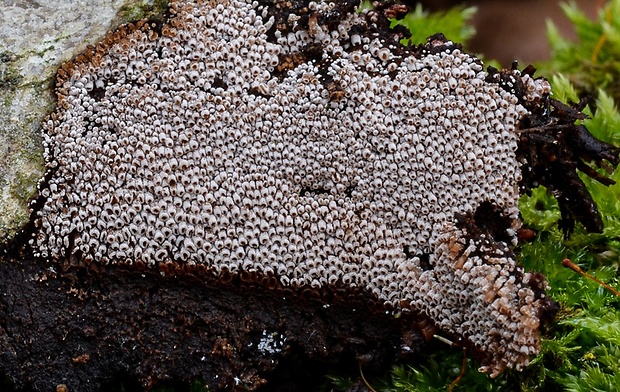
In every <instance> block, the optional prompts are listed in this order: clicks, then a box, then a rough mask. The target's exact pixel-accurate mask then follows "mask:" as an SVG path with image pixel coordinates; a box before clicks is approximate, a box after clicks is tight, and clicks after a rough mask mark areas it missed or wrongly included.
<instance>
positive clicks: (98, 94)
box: [88, 87, 105, 102]
mask: <svg viewBox="0 0 620 392" xmlns="http://www.w3.org/2000/svg"><path fill="white" fill-rule="evenodd" d="M88 96H89V97H91V98H92V99H94V100H95V101H97V102H99V101H101V100H102V99H103V97H104V96H105V88H103V87H94V88H93V89H92V90H90V91H89V92H88Z"/></svg>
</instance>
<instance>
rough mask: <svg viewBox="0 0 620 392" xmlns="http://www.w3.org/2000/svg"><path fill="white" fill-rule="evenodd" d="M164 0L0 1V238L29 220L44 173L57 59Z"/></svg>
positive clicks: (161, 5) (149, 14) (150, 13)
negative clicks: (43, 130) (45, 126)
mask: <svg viewBox="0 0 620 392" xmlns="http://www.w3.org/2000/svg"><path fill="white" fill-rule="evenodd" d="M166 3H167V1H162V0H145V1H136V0H97V1H88V2H87V1H77V0H45V1H41V0H0V12H1V13H2V21H1V22H0V243H2V242H4V241H6V240H7V239H9V238H11V237H12V236H14V235H15V233H17V232H18V231H19V230H20V229H21V228H22V227H23V226H24V224H25V223H26V222H27V221H28V218H29V215H30V212H29V207H28V205H29V203H30V201H31V200H32V199H33V198H34V197H35V195H36V184H37V181H38V179H39V178H41V177H42V175H43V173H44V163H43V155H42V154H43V153H42V152H43V147H42V143H41V137H40V135H39V128H40V125H41V121H43V119H44V118H45V116H46V115H47V114H48V113H49V112H50V111H51V110H52V108H53V106H54V99H55V97H54V94H53V91H52V86H53V80H54V75H55V73H56V70H57V69H58V66H59V65H60V64H61V63H63V62H64V61H67V60H69V59H71V58H72V57H74V56H75V55H76V54H78V53H80V52H82V51H84V49H85V48H86V46H87V45H89V44H94V43H96V42H97V41H98V40H99V39H100V38H101V37H102V36H103V35H104V34H105V33H106V31H108V30H110V29H113V28H115V27H117V26H118V25H120V24H122V23H124V22H127V21H129V20H138V19H142V18H144V17H153V16H154V15H155V14H157V13H158V12H161V10H163V9H164V8H165V5H166Z"/></svg>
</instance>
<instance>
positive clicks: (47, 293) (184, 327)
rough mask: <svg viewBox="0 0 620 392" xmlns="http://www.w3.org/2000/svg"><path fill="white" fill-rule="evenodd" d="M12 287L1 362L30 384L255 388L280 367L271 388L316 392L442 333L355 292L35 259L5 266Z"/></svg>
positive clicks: (6, 296)
mask: <svg viewBox="0 0 620 392" xmlns="http://www.w3.org/2000/svg"><path fill="white" fill-rule="evenodd" d="M0 282H2V285H1V286H0V291H1V293H0V347H2V352H1V353H0V362H1V363H2V367H3V372H4V374H5V375H6V376H7V377H8V378H9V379H10V380H12V381H13V382H15V384H16V386H17V387H19V388H25V390H36V391H50V390H54V389H55V387H56V386H57V385H59V384H64V385H66V386H67V388H68V390H69V391H95V390H97V388H99V387H100V386H101V385H105V384H106V383H110V382H114V380H115V379H118V378H122V377H124V378H128V379H133V380H139V382H140V383H141V384H142V386H143V387H145V388H146V389H148V388H150V387H151V386H153V385H156V384H159V383H161V382H166V381H171V380H173V381H174V382H184V381H189V380H195V379H202V380H204V382H205V384H206V385H207V386H208V387H209V388H211V389H214V390H220V389H224V390H231V389H232V390H236V389H242V390H255V389H257V388H259V387H260V386H262V385H264V384H265V383H266V382H267V379H269V374H270V373H273V372H275V374H274V376H273V377H274V378H277V379H278V380H275V379H274V380H273V382H272V383H270V389H271V390H274V388H275V389H280V390H315V388H316V387H317V385H319V384H321V383H325V382H326V379H325V378H324V377H323V376H324V374H325V373H326V372H327V369H328V368H330V369H331V370H332V371H333V370H334V369H336V368H343V367H344V368H347V367H348V368H349V369H357V366H358V362H359V361H362V362H363V363H364V367H365V368H367V369H372V368H373V367H375V368H376V367H378V366H379V367H380V366H386V364H389V363H391V362H392V361H394V360H395V359H397V358H398V357H401V356H402V355H408V354H412V353H414V351H413V350H416V349H418V348H419V347H420V345H423V344H425V343H424V338H423V336H422V332H416V333H412V332H411V331H415V330H422V331H425V330H427V331H431V332H432V331H433V328H432V326H431V325H430V324H429V323H428V322H427V321H425V320H422V319H415V318H414V317H412V316H411V315H403V316H402V317H400V318H398V319H397V318H396V317H395V316H394V315H393V314H390V313H386V312H381V311H379V309H378V308H373V307H372V306H371V307H369V305H368V302H367V301H365V300H364V298H363V297H355V298H354V297H353V296H350V297H347V293H341V294H344V295H343V296H341V297H340V298H335V297H332V298H333V300H332V303H329V302H326V301H325V297H323V298H321V300H317V299H312V298H305V297H306V296H305V295H304V293H292V292H291V293H288V295H286V293H283V292H279V293H276V292H273V291H268V290H264V289H261V288H260V287H259V286H257V285H253V284H249V283H242V282H241V281H239V280H233V281H231V282H230V283H228V284H226V285H225V287H224V286H223V285H222V284H221V283H217V284H215V283H214V284H213V285H210V284H204V283H203V282H201V283H200V284H197V281H195V279H193V278H192V277H191V276H189V277H188V276H184V277H175V276H162V274H161V273H159V272H154V271H151V270H145V271H129V270H127V269H120V268H111V269H105V270H99V271H93V270H85V269H80V268H72V267H68V268H67V269H64V270H63V269H62V267H61V266H58V265H51V264H41V263H40V262H37V261H35V260H34V259H33V258H32V257H30V256H28V255H24V254H21V255H19V256H18V257H13V256H9V257H6V258H5V260H3V261H2V263H0ZM330 295H332V296H333V293H331V294H330ZM356 295H359V293H358V294H356ZM283 358H286V360H285V361H282V359H283ZM297 361H299V362H297ZM291 363H292V365H291ZM295 363H299V364H302V363H303V365H300V366H299V367H296V366H295ZM283 368H286V370H285V371H283V372H284V374H285V375H286V376H285V377H281V376H277V374H278V373H279V370H282V369H283ZM353 374H354V373H353Z"/></svg>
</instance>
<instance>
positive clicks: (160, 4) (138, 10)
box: [118, 0, 168, 24]
mask: <svg viewBox="0 0 620 392" xmlns="http://www.w3.org/2000/svg"><path fill="white" fill-rule="evenodd" d="M167 10H168V0H151V1H148V0H147V1H145V0H141V1H136V2H133V3H131V4H126V5H125V6H123V7H122V8H121V9H120V10H119V11H118V22H119V24H123V23H129V22H135V21H138V20H142V19H148V20H149V21H151V22H153V23H156V24H162V23H163V22H164V21H165V19H166V12H167Z"/></svg>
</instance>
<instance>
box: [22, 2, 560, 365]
mask: <svg viewBox="0 0 620 392" xmlns="http://www.w3.org/2000/svg"><path fill="white" fill-rule="evenodd" d="M170 7H171V12H170V14H171V15H172V16H171V19H170V21H169V22H168V23H167V24H166V25H164V26H163V27H162V28H161V30H160V31H156V30H155V28H154V27H151V26H148V25H147V24H143V23H141V24H138V25H136V26H129V27H125V28H122V29H121V30H120V31H117V32H115V33H112V34H110V35H109V36H107V37H106V39H105V40H104V41H103V42H102V43H101V44H100V45H99V46H98V47H97V48H91V49H89V50H88V51H87V53H86V54H84V55H82V56H81V57H80V58H78V59H76V60H75V61H73V62H72V63H70V64H67V65H65V66H64V67H63V68H62V69H61V70H60V71H59V79H58V86H57V91H58V95H59V104H58V107H57V109H56V111H55V112H54V113H53V114H52V115H51V117H50V118H49V120H48V121H47V122H46V123H45V125H44V140H45V151H46V154H45V157H46V161H47V167H48V169H49V173H48V175H47V177H46V179H45V181H42V182H41V194H42V195H43V197H44V198H45V201H44V203H43V205H42V207H41V208H40V209H39V210H38V211H37V212H36V219H37V222H38V227H39V229H38V232H37V233H36V238H34V239H33V241H32V243H33V245H34V247H35V249H36V251H37V252H38V253H39V254H40V256H42V257H45V258H49V259H52V260H61V259H65V258H69V257H71V258H73V259H76V258H77V259H78V260H81V261H83V262H90V263H102V264H131V263H140V264H141V265H142V264H145V265H148V266H151V267H157V266H164V265H170V263H173V264H175V263H176V264H179V265H183V266H196V265H200V266H203V267H206V268H207V269H210V270H212V271H213V272H214V273H215V274H220V273H222V274H224V275H226V276H227V277H229V276H230V274H231V273H232V274H242V276H246V275H243V274H258V275H261V274H262V275H266V276H275V278H276V279H277V281H278V282H279V284H280V285H281V286H298V287H299V286H300V287H309V288H310V287H311V288H317V289H320V288H327V287H328V286H330V285H340V286H342V285H344V286H346V287H351V288H355V289H361V290H364V291H367V292H368V293H372V294H373V295H374V296H375V297H376V299H377V300H378V301H381V302H383V303H385V304H386V305H387V306H390V307H394V308H399V309H403V310H404V311H414V312H420V313H423V314H425V315H427V316H428V317H430V318H431V319H432V320H433V321H434V322H435V323H436V324H437V325H438V326H439V327H440V328H441V329H443V330H445V331H447V332H449V333H452V334H454V335H457V336H460V337H462V338H463V341H464V342H465V344H467V345H469V346H471V347H473V348H475V349H476V350H477V351H478V352H480V353H483V365H484V369H485V370H487V371H489V372H492V373H494V374H497V373H498V372H500V371H501V370H503V369H504V368H505V367H516V368H518V369H520V368H522V367H523V366H524V365H525V364H527V362H528V358H529V356H530V355H532V354H535V353H536V352H537V351H538V350H539V332H538V326H539V319H538V312H539V309H540V308H541V306H542V305H541V304H542V302H544V301H543V299H542V298H541V294H540V290H538V291H536V290H533V289H532V288H531V287H530V285H529V284H528V280H529V275H528V274H526V273H524V272H523V271H522V270H521V269H520V267H518V266H517V265H516V262H515V258H514V256H513V254H512V253H511V251H510V249H509V246H510V245H511V244H512V243H514V241H515V235H514V233H515V230H516V229H518V228H519V225H520V222H519V220H518V206H517V200H518V196H519V194H518V189H517V184H518V182H519V179H520V176H521V172H520V170H519V162H518V161H517V159H516V157H515V152H516V149H517V136H516V134H515V128H516V126H517V125H518V124H519V121H520V119H521V118H522V117H523V116H525V115H526V114H527V113H528V111H527V110H526V109H525V108H524V107H523V106H521V105H520V104H519V103H518V97H516V96H515V95H514V94H512V93H511V92H509V91H506V90H505V89H503V88H501V87H500V86H499V85H498V84H497V83H490V82H486V81H485V77H486V74H485V73H484V72H483V69H482V64H481V62H480V60H478V59H476V58H475V57H473V56H471V55H469V54H466V53H464V52H462V51H461V50H460V47H459V46H458V45H455V44H453V43H452V42H449V41H446V40H444V39H440V38H439V37H434V38H433V39H431V40H429V42H428V44H427V45H426V46H424V47H421V48H418V49H406V48H403V47H400V46H399V44H398V42H397V41H395V40H390V39H389V37H388V36H387V35H384V36H383V37H382V36H381V35H378V34H377V33H376V30H377V29H376V27H375V26H373V24H372V18H367V17H366V15H364V14H362V15H358V14H356V13H355V12H350V10H345V9H344V8H342V7H340V6H338V5H337V4H336V3H326V2H311V3H310V4H309V5H308V8H307V9H305V12H309V13H306V14H299V15H296V14H295V13H294V12H293V11H291V13H290V14H287V15H289V16H288V19H287V20H286V21H284V22H283V21H281V20H279V19H277V17H278V16H277V15H276V13H277V12H279V11H278V9H277V7H275V6H274V7H275V8H276V9H275V10H271V9H270V8H268V6H267V5H261V2H260V1H259V2H256V1H254V2H251V1H243V0H229V1H212V2H202V1H198V2H193V1H189V0H176V1H171V4H170ZM308 10H310V11H308ZM274 15H275V16H274ZM276 19H277V20H276ZM322 21H326V22H325V24H321V23H323V22H322ZM287 23H288V24H287ZM515 77H519V75H518V74H517V73H515ZM527 83H528V86H531V91H530V90H528V92H527V94H528V97H530V98H531V100H536V99H540V97H542V96H546V95H547V94H548V93H549V90H548V84H547V83H546V82H545V81H543V80H531V79H529V80H528V81H527ZM489 222H490V223H489Z"/></svg>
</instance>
